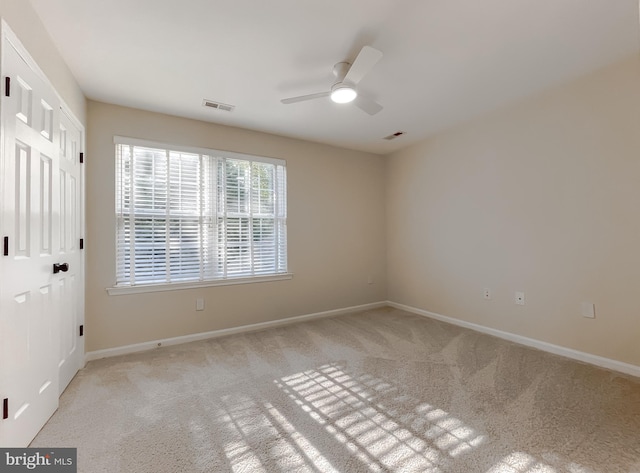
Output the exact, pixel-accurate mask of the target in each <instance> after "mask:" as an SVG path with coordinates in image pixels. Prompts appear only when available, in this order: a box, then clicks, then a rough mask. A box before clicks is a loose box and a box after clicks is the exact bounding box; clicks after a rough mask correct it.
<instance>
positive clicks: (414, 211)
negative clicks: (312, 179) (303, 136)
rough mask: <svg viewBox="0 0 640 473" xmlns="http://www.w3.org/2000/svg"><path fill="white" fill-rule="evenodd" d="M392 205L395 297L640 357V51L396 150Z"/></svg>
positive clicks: (593, 349)
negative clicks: (585, 312)
mask: <svg viewBox="0 0 640 473" xmlns="http://www.w3.org/2000/svg"><path fill="white" fill-rule="evenodd" d="M387 216H388V217H387V223H388V227H387V239H388V247H387V256H388V261H387V264H388V274H387V278H388V281H389V284H388V296H389V300H391V301H394V302H398V303H402V304H406V305H409V306H413V307H416V308H419V309H423V310H428V311H432V312H436V313H439V314H442V315H446V316H450V317H455V318H458V319H461V320H464V321H469V322H472V323H476V324H480V325H483V326H487V327H491V328H496V329H499V330H503V331H507V332H511V333H514V334H519V335H523V336H526V337H531V338H534V339H538V340H542V341H546V342H550V343H554V344H557V345H561V346H564V347H568V348H572V349H577V350H580V351H584V352H588V353H591V354H595V355H600V356H604V357H608V358H611V359H615V360H619V361H623V362H628V363H633V364H636V365H640V295H639V294H640V62H639V59H638V58H637V57H633V58H630V59H628V60H627V61H624V62H621V63H618V64H616V65H614V66H612V67H610V68H607V69H606V70H602V71H599V72H597V73H595V74H593V75H590V76H588V77H585V78H583V79H581V80H579V81H577V82H573V83H571V84H567V85H565V86H562V87H560V88H557V89H554V90H552V91H549V92H547V93H545V94H543V95H540V96H537V97H535V98H531V99H530V100H528V101H526V102H524V103H521V104H519V105H517V106H514V107H511V108H508V109H505V110H501V111H498V112H496V113H493V114H491V115H489V116H485V117H483V118H481V119H478V120H475V121H473V122H470V123H467V124H465V125H464V126H461V127H459V128H457V129H455V130H452V131H450V132H447V133H445V134H442V135H440V136H438V137H436V138H434V139H431V140H428V141H425V142H423V143H421V144H419V145H416V146H413V147H411V148H410V149H406V150H404V151H401V152H398V153H395V154H393V155H391V156H390V157H389V159H388V163H387ZM485 287H488V288H490V289H491V290H492V291H493V299H492V300H489V301H486V300H484V299H483V288H485ZM515 291H524V292H525V293H526V305H525V306H524V307H522V306H517V305H515V303H514V293H515ZM583 301H589V302H593V303H595V305H596V312H597V317H596V319H595V320H594V319H586V318H583V317H582V316H581V303H582V302H583Z"/></svg>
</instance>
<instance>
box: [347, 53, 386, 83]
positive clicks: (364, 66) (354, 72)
mask: <svg viewBox="0 0 640 473" xmlns="http://www.w3.org/2000/svg"><path fill="white" fill-rule="evenodd" d="M381 58H382V52H380V51H378V50H377V49H375V48H372V47H371V46H364V47H363V48H362V49H361V50H360V53H358V57H356V60H355V61H353V64H352V65H351V67H350V68H349V71H347V75H345V76H344V81H346V82H350V83H351V84H353V85H356V84H357V83H358V82H360V81H361V80H362V78H363V77H364V76H365V75H367V73H368V72H369V71H370V70H371V69H373V66H375V65H376V64H377V63H378V61H379V60H380V59H381Z"/></svg>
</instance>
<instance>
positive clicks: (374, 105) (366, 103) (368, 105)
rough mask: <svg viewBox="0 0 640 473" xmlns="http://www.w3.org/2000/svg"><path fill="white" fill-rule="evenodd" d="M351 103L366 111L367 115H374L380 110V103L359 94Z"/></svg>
mask: <svg viewBox="0 0 640 473" xmlns="http://www.w3.org/2000/svg"><path fill="white" fill-rule="evenodd" d="M353 103H354V104H355V106H356V107H358V108H359V109H360V110H363V111H365V112H367V113H368V114H369V115H375V114H376V113H378V112H379V111H380V110H382V105H380V104H379V103H378V102H374V101H373V100H371V99H369V98H366V97H362V96H361V95H358V97H356V99H355V101H354V102H353Z"/></svg>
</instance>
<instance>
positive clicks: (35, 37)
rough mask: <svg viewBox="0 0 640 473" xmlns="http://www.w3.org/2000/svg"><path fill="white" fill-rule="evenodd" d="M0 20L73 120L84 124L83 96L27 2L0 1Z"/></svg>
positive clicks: (84, 105)
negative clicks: (12, 34)
mask: <svg viewBox="0 0 640 473" xmlns="http://www.w3.org/2000/svg"><path fill="white" fill-rule="evenodd" d="M0 16H1V17H2V19H3V20H5V21H6V22H7V24H8V25H9V27H10V28H11V29H12V30H13V32H14V33H15V34H16V36H17V37H18V38H19V39H20V41H21V42H22V44H23V45H24V47H25V48H26V49H27V51H29V54H30V55H31V57H33V59H34V60H35V61H36V63H37V64H38V66H39V67H40V69H42V71H43V72H44V73H45V75H46V76H47V78H48V79H49V81H51V83H52V84H53V87H54V88H55V89H56V91H57V92H58V94H60V96H61V97H62V100H64V102H65V103H66V104H67V106H68V107H69V108H70V109H71V111H72V112H73V114H74V115H75V116H76V118H77V119H78V120H80V122H81V123H82V124H84V123H85V119H86V103H85V98H84V95H83V94H82V91H81V90H80V88H79V87H78V84H77V82H76V80H75V78H74V77H73V75H72V74H71V71H70V70H69V68H68V67H67V65H66V64H65V62H64V61H63V60H62V57H61V56H60V53H59V52H58V49H57V48H56V46H55V45H54V44H53V42H52V40H51V37H50V36H49V35H48V33H47V32H46V31H45V28H44V25H43V24H42V22H41V21H40V17H38V15H37V14H36V13H35V11H34V10H33V8H32V7H31V3H30V2H29V1H28V0H0Z"/></svg>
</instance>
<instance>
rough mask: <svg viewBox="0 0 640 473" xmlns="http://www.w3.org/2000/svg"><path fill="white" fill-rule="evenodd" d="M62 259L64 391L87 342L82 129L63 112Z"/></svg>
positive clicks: (61, 386)
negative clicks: (84, 330) (81, 331)
mask: <svg viewBox="0 0 640 473" xmlns="http://www.w3.org/2000/svg"><path fill="white" fill-rule="evenodd" d="M59 144H60V146H59V149H60V247H59V253H60V257H59V258H60V260H61V261H63V262H65V263H67V264H68V265H69V270H68V271H67V272H65V273H61V276H60V283H61V286H60V301H61V306H60V311H59V314H60V326H61V328H62V336H61V337H60V351H59V362H58V366H59V370H60V383H59V391H60V393H62V391H64V389H65V388H66V387H67V385H68V384H69V382H70V381H71V379H72V378H73V377H74V376H75V374H76V372H77V371H78V369H80V368H81V367H82V366H83V364H84V344H82V338H80V336H79V327H80V325H82V323H83V318H84V317H83V305H84V295H83V285H82V280H83V278H84V271H83V258H82V252H81V250H80V248H79V243H80V237H81V235H82V219H81V215H82V205H81V204H82V202H81V196H82V187H81V184H82V177H83V174H82V165H81V164H80V159H79V156H80V155H79V150H80V149H81V144H82V132H81V130H79V129H78V127H77V126H76V125H75V124H74V123H73V121H72V120H71V119H70V118H69V117H68V116H67V115H66V114H65V113H64V112H63V113H61V115H60V143H59Z"/></svg>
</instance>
